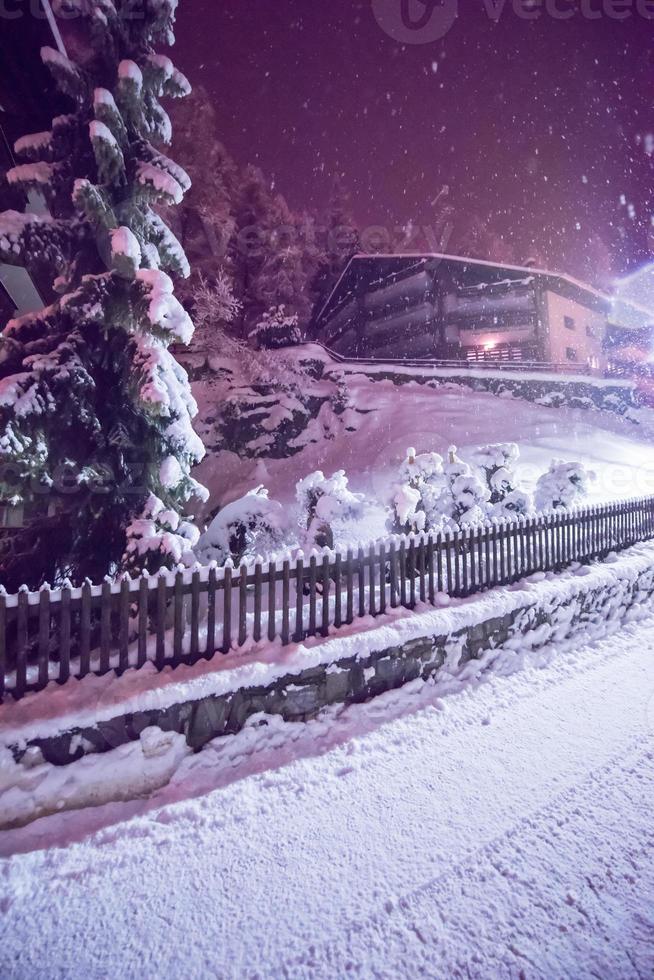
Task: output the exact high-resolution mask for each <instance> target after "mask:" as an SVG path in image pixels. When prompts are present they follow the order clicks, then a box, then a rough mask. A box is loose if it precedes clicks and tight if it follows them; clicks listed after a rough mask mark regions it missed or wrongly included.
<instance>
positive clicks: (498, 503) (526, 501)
mask: <svg viewBox="0 0 654 980" xmlns="http://www.w3.org/2000/svg"><path fill="white" fill-rule="evenodd" d="M519 458H520V450H519V449H518V447H517V446H516V444H515V443H514V442H506V443H494V444H492V445H488V446H482V447H481V448H480V449H477V450H476V451H475V452H474V453H473V460H474V462H475V463H476V465H477V466H478V467H479V469H480V470H481V471H482V472H483V474H484V480H485V482H486V486H487V488H488V492H489V493H490V504H491V505H492V510H491V513H492V515H493V516H494V517H511V516H513V515H515V514H528V513H529V511H530V510H531V508H532V500H531V497H530V495H529V494H528V493H526V492H525V491H523V490H521V489H520V488H519V487H518V485H517V476H516V472H515V468H516V464H517V462H518V460H519Z"/></svg>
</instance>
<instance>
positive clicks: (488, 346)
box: [484, 340, 497, 350]
mask: <svg viewBox="0 0 654 980" xmlns="http://www.w3.org/2000/svg"><path fill="white" fill-rule="evenodd" d="M496 347H497V344H496V343H495V341H494V340H489V341H487V342H486V343H485V344H484V350H495V348H496Z"/></svg>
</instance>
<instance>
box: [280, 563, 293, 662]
mask: <svg viewBox="0 0 654 980" xmlns="http://www.w3.org/2000/svg"><path fill="white" fill-rule="evenodd" d="M290 597H291V565H290V562H289V560H288V559H286V560H285V561H284V564H283V565H282V646H288V644H289V643H290V642H291V637H290V634H291V624H290V616H291V613H290V606H291V602H290Z"/></svg>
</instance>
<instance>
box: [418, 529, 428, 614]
mask: <svg viewBox="0 0 654 980" xmlns="http://www.w3.org/2000/svg"><path fill="white" fill-rule="evenodd" d="M425 571H426V564H425V536H424V534H422V535H421V536H420V542H419V544H418V581H419V584H420V601H421V602H423V603H424V602H426V601H427V581H426V576H425Z"/></svg>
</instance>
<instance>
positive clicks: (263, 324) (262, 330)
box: [249, 305, 302, 350]
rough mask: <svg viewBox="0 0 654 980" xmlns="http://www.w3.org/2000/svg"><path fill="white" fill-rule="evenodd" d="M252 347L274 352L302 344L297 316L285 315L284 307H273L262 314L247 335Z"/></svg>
mask: <svg viewBox="0 0 654 980" xmlns="http://www.w3.org/2000/svg"><path fill="white" fill-rule="evenodd" d="M249 339H250V342H251V343H252V345H253V346H254V347H257V348H259V349H261V348H262V347H265V348H268V349H269V350H276V349H278V348H280V347H295V346H297V344H299V343H301V342H302V331H301V330H300V327H299V323H298V317H297V314H290V315H289V314H287V313H286V307H285V306H284V305H281V306H273V307H272V308H271V309H270V310H268V312H267V313H264V314H263V316H262V318H261V320H260V321H259V322H258V323H257V325H256V326H255V328H254V330H251V331H250V334H249Z"/></svg>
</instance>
